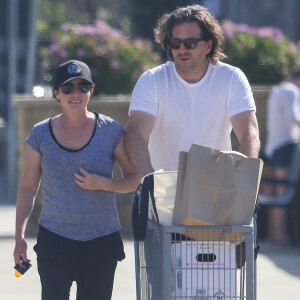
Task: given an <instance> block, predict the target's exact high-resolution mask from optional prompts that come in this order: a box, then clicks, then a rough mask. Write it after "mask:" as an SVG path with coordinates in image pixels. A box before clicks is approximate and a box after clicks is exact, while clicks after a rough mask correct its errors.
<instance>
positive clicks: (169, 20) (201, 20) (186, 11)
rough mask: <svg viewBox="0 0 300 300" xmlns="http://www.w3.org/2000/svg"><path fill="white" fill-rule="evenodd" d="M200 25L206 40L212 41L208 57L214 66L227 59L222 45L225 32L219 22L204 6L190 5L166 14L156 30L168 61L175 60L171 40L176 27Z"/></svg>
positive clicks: (157, 37) (159, 20)
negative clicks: (184, 24) (185, 24)
mask: <svg viewBox="0 0 300 300" xmlns="http://www.w3.org/2000/svg"><path fill="white" fill-rule="evenodd" d="M194 22H196V23H198V24H199V26H200V29H201V31H202V38H204V40H206V41H208V40H212V49H211V52H210V53H209V54H208V55H207V56H208V58H209V59H210V60H211V61H212V63H213V64H216V63H217V62H218V61H219V60H220V59H223V58H226V55H225V54H224V53H223V52H222V49H221V43H222V40H223V39H224V36H223V31H222V29H221V26H220V24H219V22H218V20H217V19H216V18H215V17H214V16H212V15H211V14H210V12H209V11H208V10H207V9H206V8H205V7H203V6H200V5H190V6H186V7H179V8H177V9H176V10H174V11H172V12H171V13H166V14H164V15H163V16H161V17H160V18H159V19H158V22H157V26H156V27H155V28H154V35H155V40H156V42H157V43H159V44H160V45H161V47H162V48H163V49H164V50H165V51H166V52H167V54H168V59H169V60H172V61H173V60H174V58H173V54H172V50H171V48H170V40H171V38H172V31H173V28H174V26H175V25H178V24H182V23H194Z"/></svg>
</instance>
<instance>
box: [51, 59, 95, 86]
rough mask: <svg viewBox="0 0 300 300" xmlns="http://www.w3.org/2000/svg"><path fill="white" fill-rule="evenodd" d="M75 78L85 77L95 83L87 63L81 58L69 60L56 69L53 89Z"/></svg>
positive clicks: (92, 83)
mask: <svg viewBox="0 0 300 300" xmlns="http://www.w3.org/2000/svg"><path fill="white" fill-rule="evenodd" d="M75 78H81V79H84V80H86V81H88V82H89V83H90V84H91V85H93V86H94V85H95V84H94V82H93V80H92V75H91V71H90V68H89V67H88V65H87V64H85V63H84V62H82V61H79V60H69V61H67V62H64V63H62V64H61V65H59V66H58V68H57V69H56V73H55V79H54V86H53V89H57V88H59V87H61V86H63V85H64V84H66V83H67V82H69V81H70V80H73V79H75Z"/></svg>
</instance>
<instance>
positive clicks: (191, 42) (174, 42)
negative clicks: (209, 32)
mask: <svg viewBox="0 0 300 300" xmlns="http://www.w3.org/2000/svg"><path fill="white" fill-rule="evenodd" d="M200 41H205V39H203V38H202V39H196V38H189V39H184V40H181V39H177V38H172V39H171V40H170V43H169V45H170V48H171V49H179V48H180V45H181V43H183V45H184V47H185V48H186V49H195V48H196V47H197V46H198V42H200Z"/></svg>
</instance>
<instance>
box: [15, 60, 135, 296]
mask: <svg viewBox="0 0 300 300" xmlns="http://www.w3.org/2000/svg"><path fill="white" fill-rule="evenodd" d="M93 91H94V83H93V81H92V77H91V72H90V69H89V67H88V66H87V65H86V64H85V63H83V62H80V61H76V60H72V61H67V62H65V63H63V64H61V65H60V66H59V67H58V68H57V70H56V76H55V83H54V88H53V94H54V97H55V98H56V99H57V100H58V101H59V102H60V105H61V107H62V113H61V114H60V115H57V116H55V117H52V118H49V119H47V120H44V121H42V122H40V123H38V124H36V125H35V126H34V128H33V129H32V131H31V133H30V134H29V137H28V138H27V140H26V142H27V153H26V162H25V171H24V175H23V178H22V181H21V184H20V188H19V193H18V200H17V210H16V233H15V240H16V245H15V250H14V259H15V263H16V264H21V263H20V259H23V260H25V261H27V255H26V248H27V244H26V241H25V239H24V233H25V228H26V224H27V220H28V218H29V216H30V213H31V211H32V207H33V204H34V198H35V196H36V194H37V191H38V188H39V184H40V180H41V176H42V174H44V177H45V182H44V186H43V192H44V200H43V208H42V211H41V215H40V219H39V224H40V225H39V234H38V238H37V244H36V245H35V246H34V250H35V252H36V253H37V262H38V271H39V275H40V279H41V284H42V299H43V300H53V299H55V300H65V299H69V292H70V288H71V285H72V282H73V281H76V283H77V300H83V299H85V300H86V299H89V300H93V299H111V294H112V287H113V279H114V272H115V268H116V265H117V261H120V260H122V259H123V258H124V257H125V254H124V251H123V243H122V240H121V238H120V235H119V229H120V223H119V218H118V213H117V209H116V204H115V199H114V193H113V192H121V193H122V192H129V191H132V190H134V189H135V188H136V187H137V185H138V181H139V179H138V177H137V175H136V174H135V171H134V169H133V167H132V165H131V163H130V162H129V160H128V157H127V155H126V153H125V150H124V138H123V133H124V130H123V128H122V126H121V125H120V124H119V123H118V122H116V121H114V120H112V119H111V118H109V117H107V116H104V115H101V114H97V113H92V112H90V111H88V109H87V105H88V102H89V99H90V96H91V95H92V93H93ZM115 161H117V163H118V164H119V166H120V168H121V170H122V173H123V178H122V179H119V180H114V179H112V169H113V165H114V162H115Z"/></svg>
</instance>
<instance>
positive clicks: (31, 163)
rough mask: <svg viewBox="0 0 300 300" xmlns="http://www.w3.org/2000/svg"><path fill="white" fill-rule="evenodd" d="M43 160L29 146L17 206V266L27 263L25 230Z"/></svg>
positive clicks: (15, 254) (15, 253)
mask: <svg viewBox="0 0 300 300" xmlns="http://www.w3.org/2000/svg"><path fill="white" fill-rule="evenodd" d="M41 158H42V156H41V154H39V153H38V152H36V151H35V150H33V149H32V148H31V147H30V146H29V145H27V149H26V159H25V170H24V174H23V178H22V180H21V184H20V187H19V191H18V199H17V206H16V231H15V250H14V259H15V263H16V264H17V263H18V264H20V258H22V259H23V260H25V261H27V254H26V250H27V244H26V241H25V229H26V225H27V221H28V219H29V216H30V214H31V211H32V208H33V204H34V200H35V196H36V194H37V191H38V188H39V185H40V181H41V176H42V169H41Z"/></svg>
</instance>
